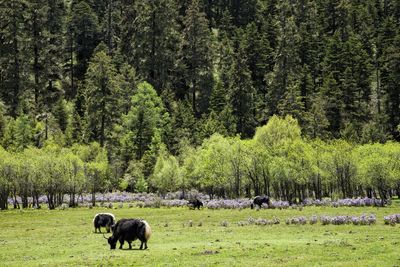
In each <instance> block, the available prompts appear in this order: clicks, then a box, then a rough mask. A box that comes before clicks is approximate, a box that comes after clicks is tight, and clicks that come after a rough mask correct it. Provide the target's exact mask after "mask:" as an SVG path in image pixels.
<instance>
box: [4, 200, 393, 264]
mask: <svg viewBox="0 0 400 267" xmlns="http://www.w3.org/2000/svg"><path fill="white" fill-rule="evenodd" d="M98 212H112V213H113V214H115V216H116V217H117V220H118V219H120V218H126V217H141V218H144V219H146V220H147V221H148V222H149V223H150V225H151V227H152V231H153V235H152V237H151V239H150V241H149V243H148V245H149V249H148V250H143V251H140V250H138V247H139V244H140V242H139V241H135V242H134V247H133V248H134V249H133V250H127V247H128V246H127V244H126V243H125V245H124V248H125V249H124V250H119V249H116V250H115V251H112V250H110V248H109V246H108V244H107V241H106V240H105V239H104V238H103V235H102V234H95V233H94V227H93V224H92V219H93V216H94V215H95V214H96V213H98ZM363 213H365V214H375V215H376V217H377V222H376V224H374V225H352V224H349V225H322V224H321V223H320V222H318V223H317V224H314V225H310V224H306V225H286V224H285V219H287V218H290V217H292V216H306V217H310V216H311V215H318V216H322V215H331V216H333V215H357V216H360V215H361V214H363ZM394 213H400V205H399V203H398V202H397V203H396V202H395V203H393V204H392V205H391V206H390V207H385V208H376V207H352V208H346V207H341V208H332V207H306V208H304V209H303V210H298V209H287V210H259V211H256V210H250V209H244V210H209V209H206V208H204V209H202V210H189V209H188V208H158V209H157V208H128V206H127V205H125V206H124V207H123V208H121V209H113V210H109V209H104V208H93V209H88V208H76V209H66V210H51V211H50V210H47V209H42V210H21V211H20V210H9V211H2V212H0V229H1V231H0V265H1V266H123V265H125V266H353V265H354V264H357V265H358V266H400V254H399V252H400V248H399V247H400V246H399V245H400V225H399V224H396V225H395V226H390V225H385V224H384V222H383V217H384V216H386V215H389V214H394ZM249 217H253V218H266V219H272V218H273V217H276V218H279V219H280V221H281V222H280V224H276V225H266V226H259V225H254V224H250V225H245V226H239V225H238V222H239V221H247V220H248V218H249ZM222 222H224V223H223V224H224V225H225V226H222V225H221V223H222ZM102 232H105V229H104V228H102ZM105 235H106V236H107V237H108V236H109V235H110V234H105Z"/></svg>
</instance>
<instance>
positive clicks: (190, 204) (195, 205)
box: [189, 198, 203, 209]
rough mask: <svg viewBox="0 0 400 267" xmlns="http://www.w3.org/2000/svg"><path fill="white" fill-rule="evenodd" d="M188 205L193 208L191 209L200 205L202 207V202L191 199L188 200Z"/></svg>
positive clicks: (198, 207)
mask: <svg viewBox="0 0 400 267" xmlns="http://www.w3.org/2000/svg"><path fill="white" fill-rule="evenodd" d="M189 207H191V208H193V209H196V208H197V209H200V207H203V202H201V201H200V200H198V199H197V198H196V199H192V200H189Z"/></svg>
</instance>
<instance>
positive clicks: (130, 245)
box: [128, 241, 132, 249]
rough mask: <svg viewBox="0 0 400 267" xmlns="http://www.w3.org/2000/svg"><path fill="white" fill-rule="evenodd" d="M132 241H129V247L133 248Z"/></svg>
mask: <svg viewBox="0 0 400 267" xmlns="http://www.w3.org/2000/svg"><path fill="white" fill-rule="evenodd" d="M131 243H132V242H131V241H128V244H129V249H132V244H131Z"/></svg>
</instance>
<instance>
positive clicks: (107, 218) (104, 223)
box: [93, 213, 115, 233]
mask: <svg viewBox="0 0 400 267" xmlns="http://www.w3.org/2000/svg"><path fill="white" fill-rule="evenodd" d="M93 224H94V232H95V233H97V229H99V232H100V233H101V230H100V227H105V228H106V230H107V233H109V232H110V229H111V226H113V225H114V224H115V216H114V214H111V213H98V214H96V215H95V216H94V218H93Z"/></svg>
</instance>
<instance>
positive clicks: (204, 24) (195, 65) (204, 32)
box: [181, 0, 212, 116]
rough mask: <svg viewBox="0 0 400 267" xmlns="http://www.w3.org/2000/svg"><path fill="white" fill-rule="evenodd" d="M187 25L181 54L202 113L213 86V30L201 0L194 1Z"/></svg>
mask: <svg viewBox="0 0 400 267" xmlns="http://www.w3.org/2000/svg"><path fill="white" fill-rule="evenodd" d="M184 27H185V28H184V32H183V43H182V48H181V56H182V57H183V63H184V65H185V68H186V73H185V80H186V85H187V86H188V89H189V92H188V93H190V98H191V100H192V109H193V111H194V114H195V116H198V115H199V114H201V113H202V112H204V111H206V110H207V108H208V99H209V96H210V88H212V58H211V57H212V54H211V50H210V46H211V33H210V30H209V28H208V21H207V18H206V15H205V13H204V12H203V11H202V6H201V4H200V0H193V1H192V2H191V4H190V6H189V7H188V9H187V11H186V16H185V18H184Z"/></svg>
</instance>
